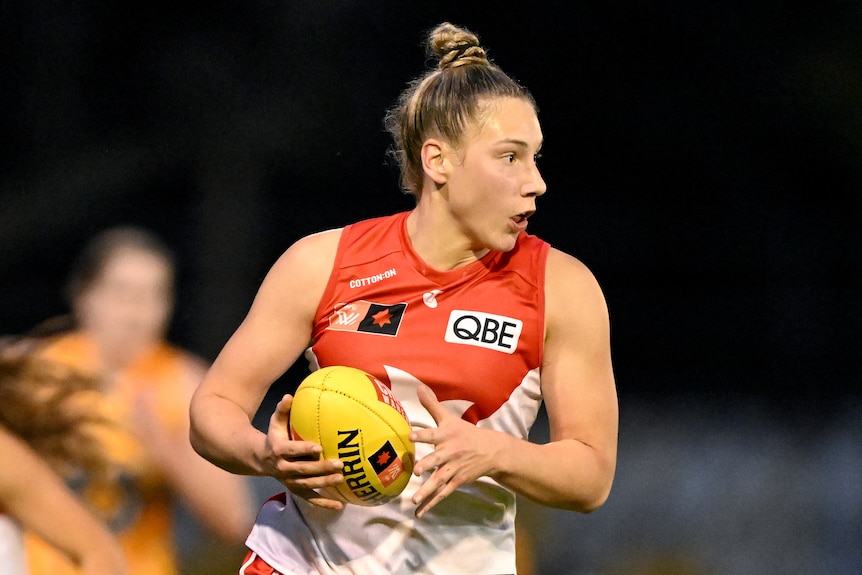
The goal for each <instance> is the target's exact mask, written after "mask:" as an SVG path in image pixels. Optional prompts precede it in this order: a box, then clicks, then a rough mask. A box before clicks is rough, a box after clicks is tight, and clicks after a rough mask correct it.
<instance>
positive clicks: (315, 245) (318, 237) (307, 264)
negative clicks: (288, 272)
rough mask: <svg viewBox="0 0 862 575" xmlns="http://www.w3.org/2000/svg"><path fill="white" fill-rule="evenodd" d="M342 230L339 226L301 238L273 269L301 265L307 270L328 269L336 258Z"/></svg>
mask: <svg viewBox="0 0 862 575" xmlns="http://www.w3.org/2000/svg"><path fill="white" fill-rule="evenodd" d="M342 231H343V228H337V229H332V230H326V231H324V232H318V233H316V234H311V235H308V236H305V237H303V238H300V239H299V240H297V241H296V243H294V244H293V245H292V246H290V247H289V248H288V249H287V251H285V252H284V253H283V254H282V255H281V257H280V258H279V259H278V261H277V262H276V264H275V266H273V269H274V270H280V269H281V268H290V267H292V266H295V265H299V266H300V267H302V268H303V269H305V270H307V271H308V270H309V269H313V268H317V267H321V268H326V269H327V270H328V269H329V268H330V267H331V266H332V262H333V261H334V260H335V253H336V251H337V250H338V242H339V241H340V240H341V233H342Z"/></svg>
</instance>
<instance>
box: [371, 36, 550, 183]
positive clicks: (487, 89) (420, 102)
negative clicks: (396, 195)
mask: <svg viewBox="0 0 862 575" xmlns="http://www.w3.org/2000/svg"><path fill="white" fill-rule="evenodd" d="M426 43H427V51H428V55H429V57H432V58H436V59H437V62H438V63H437V66H436V68H434V69H431V70H429V71H428V72H426V73H425V74H424V75H422V76H420V77H419V78H417V79H416V80H414V81H413V82H411V83H410V85H409V86H408V88H407V89H406V90H404V92H402V93H401V95H400V96H399V98H398V100H397V102H396V104H395V105H394V106H393V107H392V108H391V109H390V110H389V111H388V112H387V114H386V119H385V125H386V129H387V131H388V132H389V133H390V134H391V135H392V138H393V146H392V148H391V149H390V154H391V155H392V156H393V157H394V158H395V160H396V161H397V163H398V166H399V168H400V170H401V185H402V186H403V188H404V190H405V191H406V192H408V193H412V194H413V195H415V196H417V197H418V195H419V192H420V190H421V188H422V177H423V172H422V160H421V157H420V154H421V151H422V145H423V144H424V142H425V140H426V139H428V138H429V137H440V138H444V139H446V140H447V141H448V142H449V143H450V144H451V145H453V146H455V147H458V146H460V144H461V143H462V138H463V135H464V133H465V131H466V130H467V128H468V127H469V126H471V125H473V124H474V123H477V122H479V121H480V119H481V112H482V108H481V104H482V101H483V100H487V99H492V98H519V99H522V100H525V101H527V102H529V103H530V104H531V105H532V106H533V108H534V109H536V102H535V100H534V99H533V96H532V95H531V94H530V93H529V91H528V90H527V89H526V88H524V87H523V86H521V85H520V84H519V83H518V82H516V81H515V80H513V79H512V78H511V77H509V76H508V75H507V74H506V73H505V72H503V71H502V70H501V69H500V68H499V67H498V66H496V65H495V64H493V63H492V62H491V60H489V59H488V55H487V52H486V50H485V49H484V48H483V47H482V46H481V45H480V44H479V39H478V37H477V36H476V35H475V34H473V33H472V32H470V31H469V30H467V29H466V28H460V27H458V26H455V25H453V24H450V23H448V22H444V23H442V24H440V25H439V26H437V27H436V28H434V29H433V30H431V32H430V33H429V34H428V36H427V42H426Z"/></svg>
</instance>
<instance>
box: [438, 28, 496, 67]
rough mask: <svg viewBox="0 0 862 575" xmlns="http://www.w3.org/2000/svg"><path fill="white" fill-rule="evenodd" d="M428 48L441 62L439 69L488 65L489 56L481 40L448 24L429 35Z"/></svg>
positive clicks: (463, 29)
mask: <svg viewBox="0 0 862 575" xmlns="http://www.w3.org/2000/svg"><path fill="white" fill-rule="evenodd" d="M428 47H429V50H430V52H431V53H433V54H434V55H436V56H437V58H439V60H440V64H439V68H440V69H441V70H446V69H448V68H457V67H458V66H463V65H466V64H478V65H488V63H489V62H488V55H487V54H486V53H485V49H484V48H482V46H480V45H479V38H478V37H477V36H476V35H475V34H473V33H472V32H470V31H469V30H467V29H466V28H459V27H458V26H455V25H453V24H450V23H448V22H444V23H443V24H440V25H439V26H437V27H436V28H434V30H432V31H431V33H430V34H429V35H428Z"/></svg>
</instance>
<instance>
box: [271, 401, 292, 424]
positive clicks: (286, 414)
mask: <svg viewBox="0 0 862 575" xmlns="http://www.w3.org/2000/svg"><path fill="white" fill-rule="evenodd" d="M292 405H293V396H292V395H290V394H287V395H285V396H284V397H282V398H281V400H280V401H279V402H278V404H277V405H276V406H275V411H273V412H272V416H271V417H270V418H269V427H270V429H273V428H275V429H278V430H282V431H288V429H287V428H288V425H289V420H290V406H292Z"/></svg>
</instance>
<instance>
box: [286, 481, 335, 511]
mask: <svg viewBox="0 0 862 575" xmlns="http://www.w3.org/2000/svg"><path fill="white" fill-rule="evenodd" d="M287 488H288V489H290V492H291V493H293V494H294V495H297V496H299V497H301V498H303V499H305V500H306V501H308V502H309V503H311V504H312V505H316V506H317V507H323V508H324V509H332V510H334V511H341V510H342V509H344V502H343V501H341V500H339V499H334V498H332V497H327V496H326V495H323V494H321V493H318V492H317V491H314V490H312V489H305V488H303V487H300V486H294V487H291V486H287Z"/></svg>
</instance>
